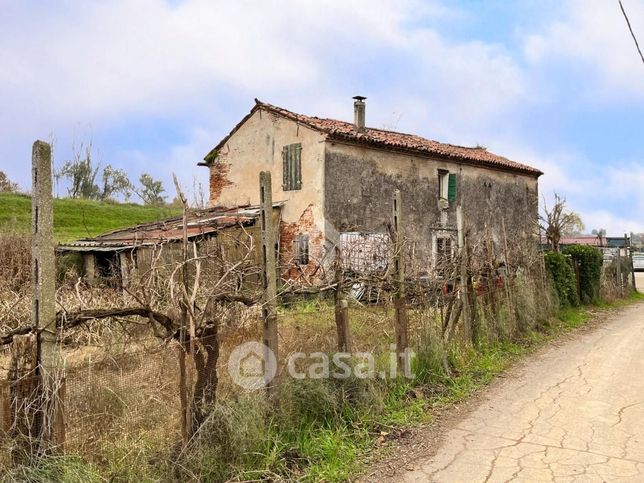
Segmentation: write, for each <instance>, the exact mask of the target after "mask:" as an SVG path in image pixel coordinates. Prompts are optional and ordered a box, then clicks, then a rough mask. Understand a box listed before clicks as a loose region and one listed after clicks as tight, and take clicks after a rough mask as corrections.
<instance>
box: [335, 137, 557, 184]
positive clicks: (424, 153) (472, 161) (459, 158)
mask: <svg viewBox="0 0 644 483" xmlns="http://www.w3.org/2000/svg"><path fill="white" fill-rule="evenodd" d="M327 140H328V141H331V142H340V143H343V144H348V145H353V146H366V147H371V148H375V149H382V150H383V151H392V152H398V153H407V154H416V155H420V156H424V157H428V158H440V159H444V160H446V161H451V162H455V163H463V164H468V165H470V166H476V167H481V168H488V169H495V170H498V171H506V172H512V173H519V174H523V175H528V176H532V177H534V178H539V177H540V176H541V175H543V174H544V173H543V171H541V170H538V169H536V168H530V167H528V169H521V168H518V167H511V166H503V165H495V164H493V163H486V162H483V161H478V160H475V159H471V158H467V157H464V156H450V155H448V154H442V153H432V152H428V151H424V150H422V149H413V148H406V147H403V146H391V145H387V144H382V143H374V142H369V141H362V142H361V140H359V139H354V138H350V137H345V136H343V135H341V134H336V133H330V134H328V136H327Z"/></svg>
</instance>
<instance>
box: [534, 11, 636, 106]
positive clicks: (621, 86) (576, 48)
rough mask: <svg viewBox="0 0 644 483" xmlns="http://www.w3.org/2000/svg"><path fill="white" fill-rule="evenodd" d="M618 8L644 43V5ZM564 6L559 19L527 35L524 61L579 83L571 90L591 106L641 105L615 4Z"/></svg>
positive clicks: (629, 44)
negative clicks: (580, 92)
mask: <svg viewBox="0 0 644 483" xmlns="http://www.w3.org/2000/svg"><path fill="white" fill-rule="evenodd" d="M623 3H624V8H625V9H626V11H627V13H628V15H629V19H630V21H631V24H632V26H633V29H634V30H635V32H639V33H640V38H642V37H644V0H623ZM564 5H565V6H564V9H563V12H564V13H563V15H562V17H563V18H561V19H559V20H557V21H553V22H551V23H550V24H548V25H547V26H546V27H544V28H543V29H542V30H541V31H539V32H536V33H532V34H528V35H526V38H525V44H524V55H525V57H526V60H527V61H528V62H530V63H531V64H532V65H533V66H537V67H540V68H545V67H548V66H554V67H556V68H557V69H559V70H565V71H567V72H568V73H569V74H570V73H572V74H573V75H577V76H580V77H583V82H581V83H579V84H576V85H578V86H579V87H580V88H581V89H583V90H584V93H585V97H586V100H591V102H606V101H611V100H612V101H615V100H620V101H624V100H632V99H633V98H637V99H639V100H640V101H641V100H644V68H642V64H641V62H640V60H639V57H638V54H637V51H636V49H635V45H634V43H633V39H632V38H631V35H630V33H629V31H628V28H627V25H626V22H625V20H624V17H623V15H622V12H621V10H620V8H619V4H618V3H617V2H616V1H615V2H612V1H610V2H608V1H605V0H568V1H567V2H566V3H565V4H564Z"/></svg>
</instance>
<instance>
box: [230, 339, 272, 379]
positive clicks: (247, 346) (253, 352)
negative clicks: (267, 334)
mask: <svg viewBox="0 0 644 483" xmlns="http://www.w3.org/2000/svg"><path fill="white" fill-rule="evenodd" d="M276 373H277V360H276V359H275V354H274V353H273V351H272V350H270V349H269V348H268V347H267V346H265V345H264V344H261V343H260V342H246V343H244V344H241V345H240V346H237V347H236V348H235V350H233V351H232V353H231V354H230V358H229V359H228V374H229V375H230V378H231V379H232V381H233V382H234V383H235V384H237V385H238V386H241V387H243V388H244V389H248V390H250V391H254V390H256V389H260V388H262V387H264V386H265V385H266V384H268V383H269V382H271V381H272V380H273V378H274V377H275V374H276Z"/></svg>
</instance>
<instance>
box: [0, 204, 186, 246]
mask: <svg viewBox="0 0 644 483" xmlns="http://www.w3.org/2000/svg"><path fill="white" fill-rule="evenodd" d="M179 213H180V211H179V210H177V209H176V208H168V207H150V206H143V205H137V204H134V203H110V202H99V201H91V200H75V199H69V198H62V199H55V200H54V234H55V236H56V241H58V242H68V241H72V240H76V239H79V238H85V237H92V236H96V235H99V234H101V233H104V232H107V231H110V230H115V229H117V228H125V227H128V226H133V225H137V224H140V223H146V222H150V221H156V220H161V219H163V218H169V217H172V216H176V215H178V214H179ZM30 227H31V197H30V196H28V195H23V194H13V193H0V232H8V231H15V232H18V233H29V230H30Z"/></svg>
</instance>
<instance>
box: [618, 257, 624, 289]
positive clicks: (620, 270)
mask: <svg viewBox="0 0 644 483" xmlns="http://www.w3.org/2000/svg"><path fill="white" fill-rule="evenodd" d="M617 285H618V287H619V296H620V297H623V296H624V284H623V283H622V249H621V248H617Z"/></svg>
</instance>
